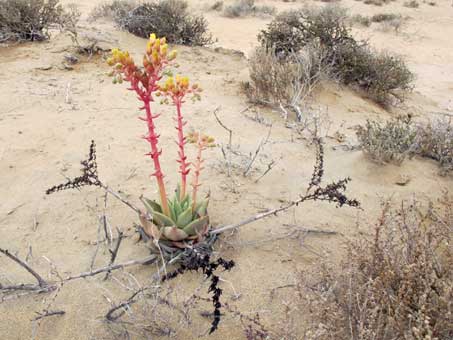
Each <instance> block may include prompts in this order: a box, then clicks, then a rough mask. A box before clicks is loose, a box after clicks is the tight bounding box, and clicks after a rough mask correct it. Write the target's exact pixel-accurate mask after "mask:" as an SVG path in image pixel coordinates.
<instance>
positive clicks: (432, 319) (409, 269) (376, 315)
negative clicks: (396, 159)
mask: <svg viewBox="0 0 453 340" xmlns="http://www.w3.org/2000/svg"><path fill="white" fill-rule="evenodd" d="M452 226H453V199H452V198H451V197H449V196H447V195H445V198H443V199H442V200H441V204H440V205H439V206H438V207H436V208H433V207H431V206H430V207H428V208H426V207H423V206H421V204H419V203H417V202H410V204H409V203H403V204H402V205H401V207H400V208H392V207H391V203H390V202H387V203H386V204H385V206H384V209H383V212H382V214H381V216H380V218H379V220H378V223H377V224H376V225H375V226H374V227H373V232H372V234H371V235H367V234H360V235H358V237H357V239H355V240H351V241H348V242H347V244H346V249H347V253H346V256H345V257H344V260H343V261H342V262H341V263H340V265H339V267H334V266H333V265H331V264H328V263H325V262H324V263H322V264H317V266H316V269H315V270H313V272H312V273H311V272H310V273H305V275H302V276H301V281H302V282H303V283H302V286H303V287H305V290H304V292H305V295H304V299H306V301H307V305H308V310H309V315H310V326H309V328H310V331H309V332H308V334H309V336H308V338H309V339H317V340H323V339H340V340H343V339H379V340H390V339H392V340H393V339H414V340H415V339H420V340H421V339H438V340H447V339H452V338H453V313H452V309H453V302H452V301H453V242H452V241H453V239H452V237H453V234H452Z"/></svg>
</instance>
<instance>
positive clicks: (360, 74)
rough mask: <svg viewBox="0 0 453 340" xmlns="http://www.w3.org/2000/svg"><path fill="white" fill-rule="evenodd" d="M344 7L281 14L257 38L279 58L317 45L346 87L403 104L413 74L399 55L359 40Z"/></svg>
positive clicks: (386, 103) (380, 99)
mask: <svg viewBox="0 0 453 340" xmlns="http://www.w3.org/2000/svg"><path fill="white" fill-rule="evenodd" d="M349 20H350V19H349V17H348V15H347V12H346V10H345V9H344V8H342V7H339V6H336V5H328V6H326V7H324V8H322V9H307V8H304V9H301V10H298V11H292V12H285V13H282V14H280V15H278V16H277V17H276V18H275V19H274V20H273V21H272V22H271V23H270V24H269V26H268V27H267V29H265V30H263V31H261V33H260V34H259V36H258V39H259V40H260V42H261V45H262V46H263V47H265V48H266V49H268V50H270V49H274V50H275V51H276V53H278V54H280V55H285V54H291V53H294V52H298V51H300V50H302V49H303V48H304V47H305V46H306V45H308V44H310V43H313V42H317V43H318V46H319V48H320V49H321V50H322V51H321V52H320V53H321V54H323V55H325V58H324V62H325V63H326V64H327V65H329V66H331V67H332V69H333V71H334V73H335V75H336V76H337V77H338V79H339V80H340V81H342V82H343V83H344V84H346V85H351V86H353V87H356V88H360V89H361V90H363V91H364V92H365V93H366V94H367V95H368V96H369V97H370V98H372V99H373V100H375V101H376V102H377V103H379V104H382V105H389V104H393V103H395V102H400V101H402V100H403V99H404V93H405V92H406V91H410V90H411V89H412V81H413V79H414V76H413V74H412V73H411V72H410V71H409V69H408V68H407V66H406V64H405V62H404V60H403V59H402V58H400V57H399V56H396V55H391V54H388V53H381V52H376V51H375V50H373V49H371V48H370V47H369V46H368V44H367V43H366V42H361V41H356V40H355V39H354V37H353V36H352V34H351V31H350V27H349V25H348V22H349Z"/></svg>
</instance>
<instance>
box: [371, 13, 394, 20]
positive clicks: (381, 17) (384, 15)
mask: <svg viewBox="0 0 453 340" xmlns="http://www.w3.org/2000/svg"><path fill="white" fill-rule="evenodd" d="M399 18H401V15H400V14H394V13H379V14H375V15H373V16H372V17H371V21H372V22H384V21H392V20H395V19H399Z"/></svg>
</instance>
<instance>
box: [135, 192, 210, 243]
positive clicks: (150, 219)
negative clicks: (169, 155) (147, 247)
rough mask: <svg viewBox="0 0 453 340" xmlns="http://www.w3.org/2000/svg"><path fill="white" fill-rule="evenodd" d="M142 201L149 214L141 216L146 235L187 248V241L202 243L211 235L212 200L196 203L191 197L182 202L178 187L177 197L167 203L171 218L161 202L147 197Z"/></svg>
mask: <svg viewBox="0 0 453 340" xmlns="http://www.w3.org/2000/svg"><path fill="white" fill-rule="evenodd" d="M142 202H143V204H144V206H145V208H146V213H144V214H142V215H141V216H140V222H141V224H142V227H143V230H144V231H145V233H146V234H147V235H148V236H150V237H151V238H152V239H154V240H158V241H159V242H163V243H166V244H167V245H170V246H176V247H185V244H184V243H185V242H191V243H197V242H199V241H202V240H203V239H204V237H205V235H206V234H207V232H208V228H209V216H208V213H207V208H208V204H209V197H206V198H205V199H204V200H201V201H198V202H194V201H192V198H191V197H190V195H185V196H184V197H183V198H182V199H181V190H180V187H179V186H178V188H177V190H176V191H175V195H174V196H173V198H172V199H168V201H167V203H168V207H169V209H170V215H169V216H168V215H166V214H164V213H163V211H162V206H161V204H159V203H158V202H156V201H154V200H150V199H147V198H145V197H142ZM194 203H195V204H194Z"/></svg>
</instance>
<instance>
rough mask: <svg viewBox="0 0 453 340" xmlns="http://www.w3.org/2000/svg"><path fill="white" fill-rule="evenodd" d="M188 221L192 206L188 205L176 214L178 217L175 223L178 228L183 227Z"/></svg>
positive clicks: (190, 220)
mask: <svg viewBox="0 0 453 340" xmlns="http://www.w3.org/2000/svg"><path fill="white" fill-rule="evenodd" d="M190 222H192V207H188V208H187V209H186V210H185V211H183V212H182V213H181V214H180V215H179V216H178V219H177V220H176V225H177V226H178V227H179V228H184V227H185V226H186V225H188V224H189V223H190Z"/></svg>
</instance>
